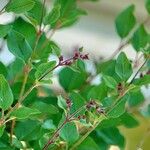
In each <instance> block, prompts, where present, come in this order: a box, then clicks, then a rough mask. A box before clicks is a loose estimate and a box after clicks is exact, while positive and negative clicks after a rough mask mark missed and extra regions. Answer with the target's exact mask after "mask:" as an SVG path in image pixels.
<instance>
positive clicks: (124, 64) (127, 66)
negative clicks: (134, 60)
mask: <svg viewBox="0 0 150 150" xmlns="http://www.w3.org/2000/svg"><path fill="white" fill-rule="evenodd" d="M115 71H116V73H117V74H118V76H119V77H120V78H121V79H122V80H123V81H126V80H128V79H129V77H130V76H131V74H132V66H131V63H130V61H129V60H128V58H127V57H126V55H125V53H124V52H121V53H120V54H119V56H118V58H117V60H116V66H115Z"/></svg>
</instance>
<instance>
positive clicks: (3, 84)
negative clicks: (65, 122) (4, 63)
mask: <svg viewBox="0 0 150 150" xmlns="http://www.w3.org/2000/svg"><path fill="white" fill-rule="evenodd" d="M12 103H13V94H12V91H11V89H10V86H9V84H8V82H7V81H6V79H5V77H4V76H3V75H1V74H0V108H1V109H3V110H7V109H8V108H9V107H10V106H11V104H12Z"/></svg>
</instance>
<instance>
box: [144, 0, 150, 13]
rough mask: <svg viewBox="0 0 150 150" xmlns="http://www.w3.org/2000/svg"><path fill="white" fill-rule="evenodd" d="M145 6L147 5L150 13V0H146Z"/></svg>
mask: <svg viewBox="0 0 150 150" xmlns="http://www.w3.org/2000/svg"><path fill="white" fill-rule="evenodd" d="M145 7H146V10H147V12H148V13H149V14H150V0H146V2H145Z"/></svg>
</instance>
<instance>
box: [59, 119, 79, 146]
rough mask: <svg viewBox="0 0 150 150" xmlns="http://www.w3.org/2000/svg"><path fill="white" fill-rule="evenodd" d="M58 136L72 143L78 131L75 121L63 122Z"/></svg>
mask: <svg viewBox="0 0 150 150" xmlns="http://www.w3.org/2000/svg"><path fill="white" fill-rule="evenodd" d="M60 137H61V138H63V139H64V140H65V141H66V142H68V143H69V145H70V144H72V143H74V142H75V141H76V140H77V139H78V138H79V133H78V131H77V127H76V125H75V123H73V122H70V123H67V124H65V126H64V127H63V128H62V130H61V131H60Z"/></svg>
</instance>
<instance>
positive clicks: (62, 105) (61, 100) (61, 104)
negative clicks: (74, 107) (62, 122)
mask: <svg viewBox="0 0 150 150" xmlns="http://www.w3.org/2000/svg"><path fill="white" fill-rule="evenodd" d="M57 104H58V106H59V107H60V108H62V109H63V110H64V111H66V109H67V104H66V100H65V99H64V98H63V97H62V96H61V95H60V96H58V101H57Z"/></svg>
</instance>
